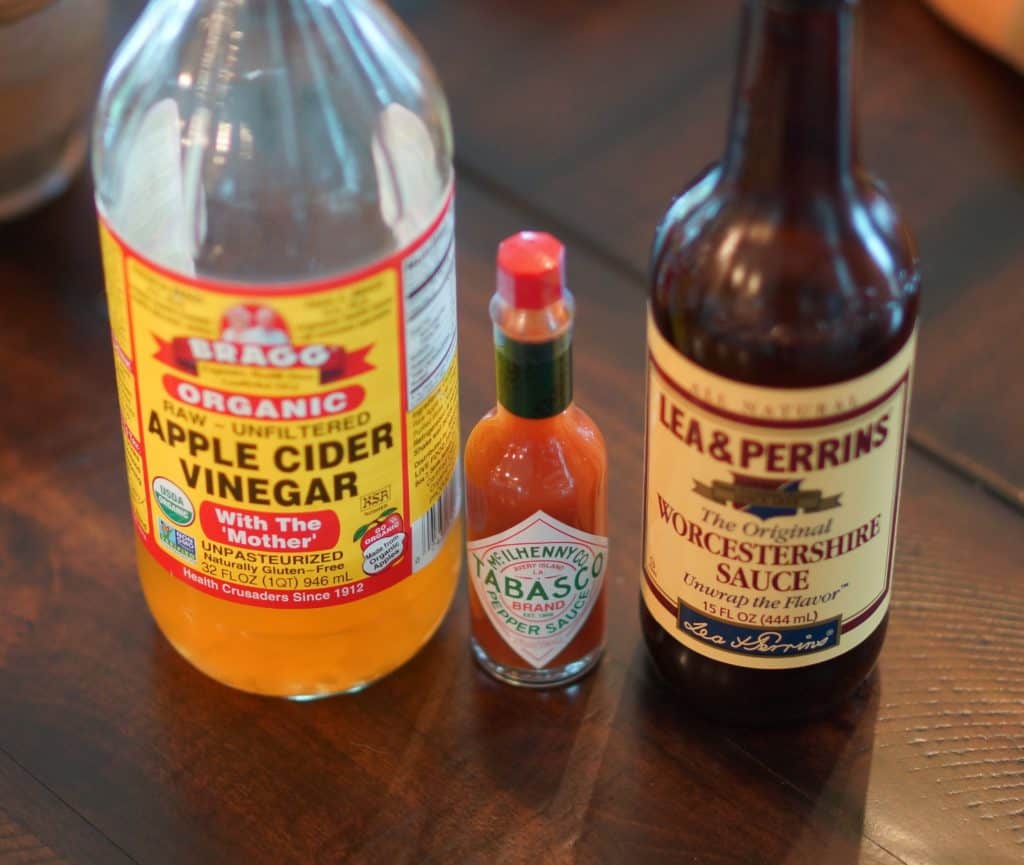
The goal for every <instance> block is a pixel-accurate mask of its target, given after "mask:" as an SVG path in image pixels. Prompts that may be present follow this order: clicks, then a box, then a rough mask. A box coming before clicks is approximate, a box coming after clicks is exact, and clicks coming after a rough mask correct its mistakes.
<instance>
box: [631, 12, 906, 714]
mask: <svg viewBox="0 0 1024 865" xmlns="http://www.w3.org/2000/svg"><path fill="white" fill-rule="evenodd" d="M854 25H855V19H854V10H853V8H852V4H849V3H843V2H831V3H829V2H817V3H799V2H786V0H748V2H747V6H746V8H745V11H744V21H743V31H742V41H741V64H740V71H739V75H738V80H737V85H736V91H735V96H734V105H733V111H732V118H731V128H730V136H729V145H728V148H727V152H726V155H725V158H724V159H723V160H722V162H721V163H720V164H719V165H717V166H715V167H713V168H711V169H710V170H709V171H708V172H706V173H705V174H704V175H703V176H702V177H700V178H699V179H698V180H697V181H696V182H695V183H694V184H692V185H691V186H690V187H689V188H688V189H687V190H686V191H685V192H684V193H683V194H682V195H681V196H680V197H679V198H677V199H676V201H675V202H674V203H673V205H672V206H671V208H670V209H669V211H668V213H667V214H666V216H665V219H664V220H663V222H662V224H661V226H660V227H659V229H658V233H657V236H656V239H655V248H654V257H653V270H652V290H651V306H652V315H653V319H654V322H655V324H656V326H657V328H658V330H659V331H660V332H661V334H662V335H663V336H664V337H665V339H667V340H668V341H669V342H670V343H671V344H672V345H673V346H674V347H675V348H676V349H677V350H678V351H679V352H680V353H681V354H682V355H683V356H684V357H687V358H689V359H690V360H692V361H694V362H696V363H697V364H699V365H700V366H701V367H703V368H705V369H707V370H709V371H711V372H714V373H717V374H719V375H722V376H725V377H727V378H729V379H732V380H734V381H737V382H744V383H748V384H753V385H760V386H765V387H772V388H809V387H819V386H825V385H831V384H835V383H837V382H842V381H845V380H848V379H851V378H854V377H857V376H861V375H863V374H865V373H868V372H870V371H871V370H873V369H875V368H877V367H878V366H880V365H881V364H883V363H884V362H885V361H887V360H888V359H889V358H891V357H893V356H894V355H895V354H896V353H897V352H898V351H899V350H900V349H901V348H902V347H903V346H904V344H905V343H906V341H907V340H908V338H909V337H910V336H911V334H912V331H913V329H914V324H915V320H916V316H917V305H918V284H919V276H918V270H917V264H916V253H915V249H914V245H913V241H912V239H911V236H910V233H909V232H908V230H907V229H906V227H905V225H904V223H903V221H902V220H901V218H900V216H899V214H898V213H897V212H896V209H895V207H894V206H893V204H892V202H891V201H890V199H889V197H888V194H887V192H886V191H885V189H884V188H883V187H882V186H881V185H880V184H879V183H878V182H877V181H876V180H874V179H873V178H872V177H871V176H869V175H868V174H867V173H866V172H865V171H864V170H863V169H862V168H861V167H860V165H859V163H858V160H857V151H856V139H855V129H854V109H853V95H854V94H853V85H852V79H853V74H852V67H853V63H852V59H851V52H852V50H853V45H854V39H853V36H854ZM851 578H853V579H855V578H856V575H855V574H854V575H851ZM641 618H642V623H643V631H644V636H645V638H646V641H647V645H648V648H649V650H650V652H651V655H652V656H653V658H654V660H655V662H656V664H657V666H658V668H659V669H660V670H661V672H662V673H663V674H664V675H665V677H666V678H667V679H669V680H670V681H671V682H672V683H674V684H675V685H676V686H677V687H678V689H679V690H680V691H681V692H682V693H683V694H684V695H685V697H686V699H687V701H688V705H690V706H692V707H693V708H694V709H695V710H697V711H701V712H703V713H705V714H709V715H712V716H714V717H718V718H721V719H724V720H729V721H733V722H739V723H772V722H780V721H785V720H791V719H795V718H800V717H808V716H811V715H817V714H822V713H824V712H827V711H828V710H829V709H831V708H833V707H835V706H836V705H837V704H838V703H840V702H842V701H843V700H844V699H846V698H847V697H848V696H850V694H852V693H853V691H854V690H855V689H856V688H857V687H858V686H859V685H860V684H861V683H862V682H863V681H864V680H865V678H866V677H867V675H868V674H869V673H870V672H871V670H872V668H873V666H874V664H875V662H876V660H877V658H878V654H879V652H880V650H881V647H882V642H883V639H884V636H885V629H886V623H887V617H886V619H884V620H882V621H881V623H880V624H879V625H878V626H877V627H876V629H875V631H874V632H873V633H872V634H871V635H870V636H869V637H868V638H867V639H865V640H864V641H863V642H861V643H860V644H859V645H857V646H856V647H855V648H853V649H850V650H848V651H846V652H845V653H843V654H840V655H838V656H836V657H833V658H831V659H830V660H827V661H824V662H822V663H818V664H813V665H811V666H804V667H797V668H790V669H751V668H749V667H744V666H739V665H733V664H728V663H723V662H720V661H717V660H714V659H712V658H710V657H708V656H706V655H704V654H701V653H699V652H696V651H693V650H691V649H689V648H688V647H687V646H685V645H684V644H683V643H682V642H680V641H679V640H677V639H676V638H675V637H674V636H673V635H672V634H670V633H669V632H668V631H666V630H665V629H664V628H663V627H662V626H661V625H660V624H659V623H658V621H656V619H655V618H654V617H653V616H652V615H651V613H650V612H649V610H648V609H647V606H646V605H645V604H644V603H641Z"/></svg>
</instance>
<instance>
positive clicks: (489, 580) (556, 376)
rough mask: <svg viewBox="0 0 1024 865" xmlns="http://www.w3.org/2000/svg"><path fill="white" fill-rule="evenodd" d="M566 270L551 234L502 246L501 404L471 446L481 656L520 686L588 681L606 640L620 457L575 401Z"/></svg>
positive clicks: (473, 600)
mask: <svg viewBox="0 0 1024 865" xmlns="http://www.w3.org/2000/svg"><path fill="white" fill-rule="evenodd" d="M563 266H564V248H563V247H562V244H561V243H559V241H558V240H557V239H555V238H554V237H552V236H551V235H549V234H542V233H538V232H521V233H520V234H517V235H515V236H514V237H511V238H509V239H507V240H505V241H504V242H503V243H502V244H501V246H500V247H499V250H498V290H497V292H496V293H495V295H494V298H493V299H492V301H491V318H492V320H493V321H494V342H495V357H496V367H497V386H498V405H497V406H496V407H495V408H494V409H493V410H492V411H490V412H489V413H488V414H487V415H485V416H484V418H483V419H482V420H481V421H480V422H479V423H478V424H477V425H476V427H475V428H474V429H473V431H472V433H471V434H470V436H469V440H468V442H467V444H466V454H465V461H466V493H467V495H466V505H467V548H468V560H467V561H468V572H469V583H470V590H469V606H470V615H471V621H472V647H473V653H474V655H475V656H476V659H477V661H478V662H479V663H480V665H481V666H482V667H483V668H484V669H485V670H487V672H489V673H490V674H491V675H493V676H495V677H496V678H498V679H500V680H502V681H504V682H507V683H509V684H512V685H525V686H534V687H543V686H549V685H561V684H565V683H567V682H571V681H574V680H575V679H578V678H579V677H581V676H583V675H584V674H585V673H587V671H589V670H590V669H592V668H593V667H594V666H595V665H596V664H597V662H598V660H599V659H600V657H601V652H602V650H603V647H604V633H605V591H604V584H605V570H606V568H607V562H608V537H607V465H608V460H607V455H606V452H605V446H604V440H603V438H602V437H601V433H600V431H599V430H598V429H597V426H596V425H595V424H594V422H593V421H592V420H591V419H590V418H589V417H588V416H587V414H586V413H585V412H583V410H582V409H580V408H578V407H577V406H576V405H575V404H574V403H573V401H572V326H573V314H574V304H573V298H572V295H571V294H570V293H569V291H568V289H567V288H566V287H565V284H564V277H563V274H564V270H563Z"/></svg>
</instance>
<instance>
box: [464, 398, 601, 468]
mask: <svg viewBox="0 0 1024 865" xmlns="http://www.w3.org/2000/svg"><path fill="white" fill-rule="evenodd" d="M464 453H465V455H464V459H465V462H466V471H467V474H474V473H475V474H482V473H487V472H489V471H492V470H493V469H494V468H495V467H499V468H500V467H501V466H507V465H511V464H517V465H523V464H526V463H531V464H550V465H551V466H555V467H558V466H560V467H562V468H564V469H565V470H566V471H569V472H594V471H601V470H602V468H603V466H605V465H606V464H607V450H606V446H605V441H604V437H603V436H602V434H601V431H600V429H599V428H598V426H597V424H596V423H595V422H594V421H593V419H592V418H591V417H590V416H589V415H588V414H587V413H586V412H585V411H584V410H583V409H581V408H579V407H578V406H577V405H576V404H575V403H574V404H572V405H570V406H569V407H568V408H567V409H566V410H565V411H564V412H562V413H561V414H559V415H556V416H554V417H551V418H540V419H532V418H531V419H527V418H520V417H517V416H516V415H513V414H510V413H509V412H507V411H503V410H499V409H492V410H491V411H490V412H488V413H487V414H486V415H484V417H482V418H481V419H480V420H479V421H478V422H477V424H476V425H475V426H474V427H473V429H472V430H471V431H470V434H469V436H468V438H467V441H466V447H465V452H464Z"/></svg>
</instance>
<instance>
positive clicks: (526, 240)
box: [498, 231, 565, 309]
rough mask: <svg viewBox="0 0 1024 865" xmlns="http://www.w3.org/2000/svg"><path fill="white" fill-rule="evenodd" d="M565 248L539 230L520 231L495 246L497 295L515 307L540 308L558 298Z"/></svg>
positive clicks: (555, 239)
mask: <svg viewBox="0 0 1024 865" xmlns="http://www.w3.org/2000/svg"><path fill="white" fill-rule="evenodd" d="M564 275H565V247H564V246H562V243H561V241H559V240H558V238H557V237H553V236H552V235H550V234H545V233H544V232H542V231H520V232H519V234H513V235H512V236H511V237H509V238H506V239H505V240H503V241H502V242H501V244H500V245H499V246H498V294H499V295H501V297H502V298H503V299H504V300H505V301H506V303H510V304H511V305H512V306H514V307H516V308H517V309H543V308H544V307H545V306H547V305H548V304H549V303H554V302H555V301H556V300H558V299H559V298H561V297H562V288H563V285H564Z"/></svg>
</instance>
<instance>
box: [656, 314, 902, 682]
mask: <svg viewBox="0 0 1024 865" xmlns="http://www.w3.org/2000/svg"><path fill="white" fill-rule="evenodd" d="M647 338H648V349H649V353H650V355H649V366H648V385H647V452H646V467H645V468H646V473H645V493H644V495H645V520H644V571H645V579H644V584H643V597H644V601H645V603H646V605H647V608H648V610H650V612H651V614H652V615H653V616H654V617H655V618H656V619H657V621H658V622H659V623H660V624H661V626H662V627H663V628H664V629H665V630H666V631H667V632H668V633H670V634H672V635H673V636H674V637H675V639H677V640H679V642H681V643H683V644H684V645H686V646H687V647H689V648H690V649H693V650H694V651H697V652H700V653H701V654H703V655H707V656H708V657H711V658H714V659H715V660H719V661H723V662H725V663H729V664H733V665H736V666H744V667H756V668H769V669H778V668H786V667H802V666H806V665H810V664H817V663H820V662H822V661H825V660H828V659H829V658H832V657H835V656H837V655H840V654H842V653H844V652H846V651H848V650H850V649H852V648H854V647H855V646H856V645H858V644H859V643H861V642H862V641H863V640H864V639H866V638H867V637H868V636H869V635H870V634H871V633H872V632H873V631H874V630H875V628H876V627H877V626H878V625H879V624H880V623H881V621H882V619H883V618H884V616H885V614H886V611H887V609H888V606H889V597H890V593H891V587H892V560H893V550H894V545H895V539H896V517H897V508H898V504H899V492H900V478H901V474H902V465H903V449H904V442H905V438H906V424H907V409H908V405H909V399H910V372H911V364H912V361H913V357H914V347H915V337H914V336H912V337H911V338H910V339H909V340H908V341H907V344H906V345H905V346H904V347H903V348H902V349H901V350H900V352H899V353H898V354H897V355H896V356H895V357H893V358H892V359H891V360H889V361H888V362H887V363H885V364H884V365H883V366H881V367H879V368H878V369H876V370H874V371H873V372H871V373H868V374H867V375H864V376H861V377H859V378H856V379H852V380H850V381H846V382H843V383H841V384H837V385H833V386H829V387H822V388H800V389H775V388H762V387H755V386H751V385H745V384H740V383H737V382H734V381H730V380H729V379H726V378H723V377H721V376H718V375H715V374H713V373H710V372H708V371H707V370H705V369H703V368H702V367H700V366H698V365H697V364H696V363H694V362H693V361H691V360H688V359H687V358H685V357H683V356H682V355H680V354H679V352H678V351H676V349H675V348H673V347H672V346H671V345H670V344H669V343H668V342H667V341H666V340H665V339H664V338H663V337H662V336H661V334H660V333H659V331H658V329H657V327H656V326H655V325H654V323H653V320H652V319H651V318H650V316H648V337H647Z"/></svg>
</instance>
